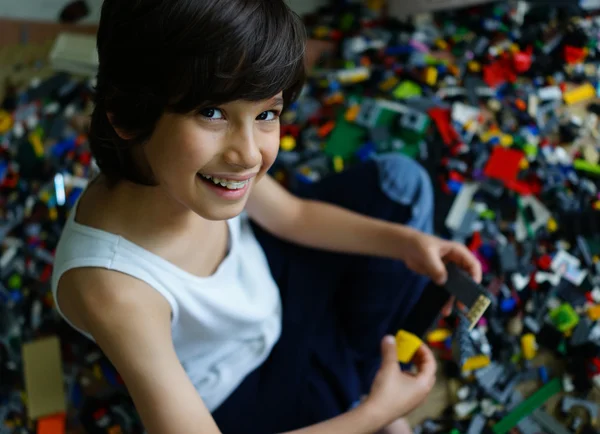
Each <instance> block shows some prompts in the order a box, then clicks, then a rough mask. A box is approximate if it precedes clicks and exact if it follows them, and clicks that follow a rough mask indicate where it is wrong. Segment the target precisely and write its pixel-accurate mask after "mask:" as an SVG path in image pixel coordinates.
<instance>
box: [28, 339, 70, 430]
mask: <svg viewBox="0 0 600 434" xmlns="http://www.w3.org/2000/svg"><path fill="white" fill-rule="evenodd" d="M60 354H61V353H60V345H59V340H58V338H56V337H50V338H45V339H41V340H38V341H34V342H31V343H27V344H25V345H23V361H24V371H25V384H26V388H27V399H28V415H29V418H30V419H37V418H39V417H43V416H49V415H53V414H56V413H63V412H65V411H66V397H65V391H64V387H63V377H62V372H63V370H62V362H61V357H60Z"/></svg>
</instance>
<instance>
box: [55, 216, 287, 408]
mask: <svg viewBox="0 0 600 434" xmlns="http://www.w3.org/2000/svg"><path fill="white" fill-rule="evenodd" d="M76 210H77V205H75V207H74V208H73V210H72V211H71V213H70V215H69V217H68V219H67V222H66V224H65V227H64V229H63V232H62V235H61V239H60V241H59V244H58V246H57V250H56V258H55V264H54V271H53V275H52V293H53V295H54V299H55V300H57V297H56V290H57V286H58V282H59V279H60V277H61V276H62V275H63V273H65V272H66V271H68V270H70V269H73V268H78V267H100V268H106V269H109V270H115V271H119V272H122V273H125V274H127V275H130V276H133V277H135V278H137V279H139V280H142V281H144V282H146V283H147V284H148V285H150V286H151V287H152V288H154V289H155V290H156V291H158V292H159V293H160V294H162V295H163V296H164V297H165V299H166V300H167V301H168V302H169V304H170V305H171V310H172V322H171V329H172V336H173V343H174V346H175V351H176V352H177V356H178V357H179V360H180V361H181V364H182V365H183V367H184V369H185V371H186V372H187V374H188V376H189V378H190V380H191V381H192V383H193V384H194V386H195V387H196V390H197V391H198V393H199V394H200V396H201V397H202V399H203V401H204V403H205V404H206V406H207V407H208V409H209V410H210V411H214V410H215V409H216V408H217V407H218V406H219V405H220V404H221V403H222V402H223V401H224V400H225V399H226V398H227V397H228V396H229V395H230V394H231V393H232V392H233V391H234V390H235V389H236V388H237V386H238V385H239V384H240V383H241V382H242V380H243V379H244V378H245V377H246V376H247V375H248V374H249V373H250V372H251V371H253V370H254V369H255V368H257V367H258V366H260V365H261V364H262V363H263V362H264V361H265V359H266V358H267V357H268V355H269V353H270V352H271V349H272V348H273V346H274V344H275V343H276V342H277V340H278V339H279V336H280V333H281V300H280V296H279V290H278V288H277V285H276V283H275V282H274V280H273V277H272V276H271V273H270V270H269V265H268V262H267V259H266V257H265V254H264V252H263V250H262V247H261V246H260V244H259V243H258V241H257V240H256V238H255V236H254V233H253V232H252V228H251V226H250V222H249V221H248V218H247V216H246V215H245V214H243V215H241V216H238V217H235V218H233V219H231V220H229V221H228V222H227V223H228V227H229V240H230V248H229V251H228V254H227V256H226V257H225V259H224V260H223V262H222V263H221V264H220V265H219V267H218V269H217V271H216V272H215V273H214V274H213V275H212V276H210V277H198V276H195V275H193V274H190V273H188V272H186V271H184V270H183V269H181V268H179V267H177V266H176V265H174V264H173V263H171V262H169V261H167V260H165V259H163V258H162V257H160V256H158V255H156V254H154V253H152V252H150V251H148V250H145V249H143V248H142V247H140V246H139V245H137V244H134V243H132V242H130V241H128V240H127V239H125V238H123V237H121V236H118V235H115V234H113V233H109V232H105V231H102V230H99V229H95V228H92V227H89V226H85V225H82V224H80V223H78V222H76V221H75V213H76ZM82 290H85V288H83V289H82ZM123 290H124V291H125V290H127V288H123ZM56 306H57V310H58V312H59V313H60V314H61V315H62V317H63V318H65V320H66V321H67V322H68V323H69V324H70V325H71V326H72V327H73V328H75V329H77V330H78V331H79V332H81V333H82V334H84V335H85V336H87V337H88V338H89V339H91V340H94V339H93V337H92V336H91V335H90V334H88V333H85V332H84V331H82V330H80V329H78V328H77V327H75V326H74V325H73V324H72V323H71V322H70V321H68V320H67V318H66V317H65V316H64V314H63V313H62V312H61V310H60V307H59V306H58V302H56Z"/></svg>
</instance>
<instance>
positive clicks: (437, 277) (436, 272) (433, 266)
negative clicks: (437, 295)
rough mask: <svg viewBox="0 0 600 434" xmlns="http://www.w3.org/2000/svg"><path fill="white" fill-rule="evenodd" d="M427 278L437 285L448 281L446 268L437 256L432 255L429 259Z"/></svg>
mask: <svg viewBox="0 0 600 434" xmlns="http://www.w3.org/2000/svg"><path fill="white" fill-rule="evenodd" d="M429 277H431V279H432V280H433V281H434V282H435V283H436V284H437V285H443V284H445V283H446V280H447V279H448V271H446V266H445V265H444V262H443V261H442V259H441V258H440V257H439V256H438V255H433V256H432V257H431V262H430V267H429Z"/></svg>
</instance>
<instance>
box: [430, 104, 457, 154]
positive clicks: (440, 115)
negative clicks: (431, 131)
mask: <svg viewBox="0 0 600 434" xmlns="http://www.w3.org/2000/svg"><path fill="white" fill-rule="evenodd" d="M428 114H429V116H430V117H431V119H433V122H435V125H436V126H437V128H438V131H439V132H440V135H441V136H442V140H443V141H444V143H445V144H446V145H448V146H455V145H456V144H457V143H460V136H459V135H458V133H457V132H456V130H455V129H454V127H453V126H452V124H451V122H450V119H451V115H452V114H451V111H450V109H442V108H433V109H431V110H429V112H428Z"/></svg>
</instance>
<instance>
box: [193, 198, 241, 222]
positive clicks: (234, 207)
mask: <svg viewBox="0 0 600 434" xmlns="http://www.w3.org/2000/svg"><path fill="white" fill-rule="evenodd" d="M245 205H246V201H243V202H241V203H235V204H229V205H221V206H218V205H214V206H212V207H210V208H208V207H202V208H199V209H193V208H192V210H193V211H194V212H195V213H196V214H198V215H199V216H200V217H202V218H203V219H206V220H210V221H222V220H230V219H232V218H234V217H237V216H238V215H240V214H241V213H242V212H243V211H244V207H245Z"/></svg>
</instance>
